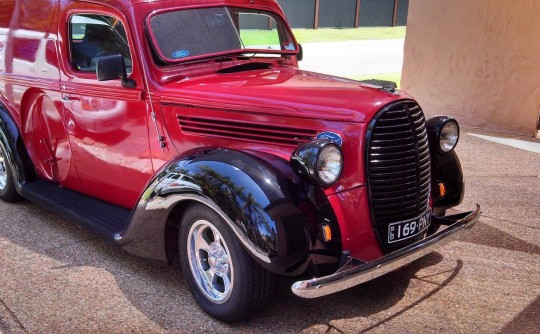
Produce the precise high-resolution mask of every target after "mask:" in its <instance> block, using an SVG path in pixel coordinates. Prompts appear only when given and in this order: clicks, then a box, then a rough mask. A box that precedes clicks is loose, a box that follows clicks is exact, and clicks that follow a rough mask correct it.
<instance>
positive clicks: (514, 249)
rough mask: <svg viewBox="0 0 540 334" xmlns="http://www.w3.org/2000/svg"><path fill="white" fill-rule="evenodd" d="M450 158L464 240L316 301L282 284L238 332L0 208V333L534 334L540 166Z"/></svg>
mask: <svg viewBox="0 0 540 334" xmlns="http://www.w3.org/2000/svg"><path fill="white" fill-rule="evenodd" d="M467 131H468V132H471V131H473V132H475V133H478V134H484V135H490V136H499V137H500V136H502V135H501V134H497V133H488V132H485V131H478V130H475V129H465V132H467ZM531 141H534V140H531ZM536 142H538V141H536ZM457 151H458V153H459V155H460V157H461V162H462V165H463V169H464V172H465V178H466V182H467V193H466V197H465V200H464V202H463V204H462V205H461V206H460V207H458V208H457V209H458V210H459V211H465V210H469V209H472V208H473V207H474V205H475V203H480V204H481V205H482V207H483V210H484V214H483V217H482V218H481V220H480V222H479V223H478V224H477V226H476V227H475V228H474V229H473V230H471V232H470V233H469V234H468V235H466V236H463V237H462V238H461V239H460V240H459V241H453V242H451V243H449V244H447V245H446V246H444V247H442V248H441V249H440V250H438V251H437V252H435V253H432V254H430V255H428V256H426V257H424V258H422V259H419V260H417V261H415V262H414V263H412V264H410V265H409V266H407V267H405V268H402V269H400V270H398V271H395V272H392V273H390V274H388V275H386V276H383V277H380V278H378V279H376V280H374V281H371V282H369V283H366V284H363V285H361V286H357V287H354V288H352V289H350V290H347V291H344V292H341V293H338V294H335V295H331V296H327V297H323V298H320V299H315V300H303V299H300V298H298V297H296V296H294V295H293V294H292V293H291V292H290V290H289V287H290V284H291V283H292V282H293V280H292V279H280V280H278V282H277V283H276V287H275V293H274V297H273V298H272V301H271V303H270V304H269V305H268V307H267V308H266V309H265V310H264V311H263V312H262V313H261V314H260V315H259V316H257V317H255V318H254V319H252V320H251V321H249V322H246V323H242V324H236V325H227V324H222V323H220V322H218V321H216V320H213V319H212V318H210V317H209V316H207V315H206V314H205V313H203V312H202V311H201V310H200V309H199V308H198V306H197V305H196V304H195V302H194V301H193V299H192V298H191V295H190V293H189V291H188V289H187V286H186V283H185V281H184V280H183V278H182V276H181V271H180V269H179V268H178V266H173V267H162V266H160V265H157V264H154V263H150V262H147V261H145V260H142V259H139V258H136V257H134V256H132V255H129V254H127V253H125V252H123V251H122V250H120V249H118V248H115V247H114V246H109V245H108V244H106V243H105V242H103V241H101V240H100V239H97V238H96V237H95V236H93V235H92V234H90V233H89V232H87V231H85V230H84V229H82V228H79V227H78V226H76V225H74V224H72V223H70V222H68V221H66V220H64V219H62V218H60V217H58V216H56V215H55V214H52V213H50V212H47V211H46V210H44V209H42V208H40V207H38V206H37V205H34V204H32V203H30V202H21V203H17V204H7V203H3V202H0V332H1V333H97V332H100V333H129V332H135V333H166V332H170V333H188V332H190V333H208V332H216V333H297V332H302V333H358V332H368V333H398V332H400V333H401V332H422V333H442V332H444V333H471V332H476V333H534V332H540V233H539V230H540V178H539V175H540V154H538V153H533V152H528V151H525V150H521V149H518V148H513V147H509V146H505V145H501V144H498V143H494V142H490V141H486V140H484V139H482V138H478V137H473V136H471V135H468V134H463V136H462V139H461V141H460V143H459V145H458V149H457Z"/></svg>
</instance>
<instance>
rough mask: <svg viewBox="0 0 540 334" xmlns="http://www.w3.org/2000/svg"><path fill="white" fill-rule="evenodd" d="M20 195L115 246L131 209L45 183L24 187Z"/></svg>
mask: <svg viewBox="0 0 540 334" xmlns="http://www.w3.org/2000/svg"><path fill="white" fill-rule="evenodd" d="M21 194H22V196H23V197H25V198H26V199H28V200H30V201H32V202H34V203H36V204H39V205H41V206H42V207H44V208H45V209H47V210H50V211H52V212H54V213H56V214H58V215H60V216H62V217H63V218H65V219H67V220H69V221H71V222H74V223H76V224H78V225H80V226H82V227H84V228H86V229H88V230H90V232H92V233H94V234H96V235H98V236H99V237H101V238H103V239H105V240H106V241H108V242H111V243H114V235H115V234H116V233H121V232H123V231H124V229H125V228H126V227H127V225H128V223H129V219H130V217H131V210H128V209H124V208H121V207H118V206H115V205H111V204H108V203H105V202H102V201H99V200H96V199H94V198H91V197H88V196H86V195H83V194H81V193H78V192H75V191H72V190H69V189H66V188H62V187H59V186H58V185H57V184H55V183H50V182H47V181H44V180H36V181H33V182H30V183H26V184H24V185H23V186H22V188H21Z"/></svg>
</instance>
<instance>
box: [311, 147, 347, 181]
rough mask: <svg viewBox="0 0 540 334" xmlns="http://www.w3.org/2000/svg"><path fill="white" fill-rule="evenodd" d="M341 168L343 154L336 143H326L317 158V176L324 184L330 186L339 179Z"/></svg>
mask: <svg viewBox="0 0 540 334" xmlns="http://www.w3.org/2000/svg"><path fill="white" fill-rule="evenodd" d="M342 169H343V154H342V153H341V150H340V149H339V147H337V146H336V145H327V146H325V147H324V148H323V149H322V150H321V152H320V153H319V158H318V159H317V176H318V177H319V179H320V180H321V182H322V183H324V185H325V186H330V185H332V184H334V183H336V181H337V180H338V179H339V177H340V175H341V171H342Z"/></svg>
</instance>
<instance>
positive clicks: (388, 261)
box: [291, 204, 482, 298]
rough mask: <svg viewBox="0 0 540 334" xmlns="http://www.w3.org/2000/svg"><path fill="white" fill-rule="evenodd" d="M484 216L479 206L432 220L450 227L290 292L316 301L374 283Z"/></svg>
mask: <svg viewBox="0 0 540 334" xmlns="http://www.w3.org/2000/svg"><path fill="white" fill-rule="evenodd" d="M481 212H482V211H481V209H480V206H479V205H478V204H477V205H476V210H474V211H471V212H467V213H462V214H458V215H453V216H445V217H440V218H439V217H437V218H435V217H433V218H434V220H435V219H436V220H437V221H438V222H440V223H441V224H443V225H448V227H447V228H446V229H444V230H442V231H439V232H438V233H436V234H433V235H431V236H429V237H427V238H426V239H423V240H420V241H418V242H416V243H414V244H412V245H409V246H407V247H404V248H402V249H400V250H398V251H395V252H392V253H390V254H387V255H385V256H383V257H381V258H379V259H377V260H374V261H371V262H368V263H361V264H358V265H353V264H352V263H353V262H354V261H355V259H353V258H350V259H349V261H348V262H347V263H346V264H345V265H344V266H343V267H341V268H340V269H338V271H337V272H336V273H334V274H332V275H329V276H324V277H319V278H313V279H310V280H306V281H298V282H296V283H294V284H293V285H292V287H291V289H292V291H293V292H294V294H296V295H297V296H300V297H302V298H317V297H321V296H325V295H329V294H332V293H335V292H338V291H341V290H345V289H348V288H351V287H353V286H355V285H358V284H362V283H365V282H367V281H370V280H372V279H375V278H377V277H379V276H382V275H384V274H386V273H389V272H391V271H394V270H396V269H398V268H400V267H403V266H404V265H406V264H408V263H410V262H412V261H414V260H416V259H419V258H421V257H422V256H424V255H427V254H429V253H431V252H432V251H434V249H435V248H438V247H440V246H442V245H444V244H445V243H447V242H449V241H451V240H452V239H454V237H456V236H457V235H458V234H460V233H461V232H463V231H464V230H465V229H470V228H471V227H473V226H474V225H475V224H476V222H477V221H478V219H479V218H480V215H481ZM356 261H358V260H356Z"/></svg>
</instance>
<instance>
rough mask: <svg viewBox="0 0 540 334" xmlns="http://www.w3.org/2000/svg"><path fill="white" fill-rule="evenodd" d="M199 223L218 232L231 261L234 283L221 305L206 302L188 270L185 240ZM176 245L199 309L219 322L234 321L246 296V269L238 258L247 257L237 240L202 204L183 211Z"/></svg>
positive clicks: (206, 298)
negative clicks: (205, 223)
mask: <svg viewBox="0 0 540 334" xmlns="http://www.w3.org/2000/svg"><path fill="white" fill-rule="evenodd" d="M199 220H206V221H207V222H209V223H211V224H212V225H214V226H215V228H216V229H217V230H218V231H219V233H221V236H222V237H223V239H224V241H225V243H226V244H227V248H228V250H229V256H230V258H231V263H232V266H233V270H234V273H233V274H234V284H233V287H232V289H233V290H232V291H231V295H230V296H229V299H228V300H227V301H226V302H224V303H222V304H217V303H214V302H212V301H211V300H210V299H208V297H207V296H206V295H205V293H204V292H203V291H201V289H200V288H199V285H198V284H197V282H196V281H195V278H194V277H193V273H192V271H191V266H190V263H189V256H188V250H187V247H188V245H187V240H188V234H189V231H190V229H191V226H192V225H193V224H194V223H195V222H197V221H199ZM178 244H179V248H180V249H179V254H180V263H181V266H182V272H183V274H184V277H185V279H186V281H187V282H188V285H189V287H190V290H191V293H192V294H193V296H194V298H195V300H196V301H197V303H198V304H199V306H201V308H202V309H203V310H204V311H205V312H207V313H208V314H210V315H212V316H214V317H216V318H218V319H220V320H222V321H230V320H231V318H233V317H234V315H235V314H236V313H237V311H238V309H239V308H240V307H241V301H242V300H243V294H245V291H244V290H245V284H244V282H243V276H244V273H243V271H244V270H245V269H246V268H243V266H242V264H241V261H240V258H241V257H243V256H246V254H243V253H242V252H245V251H244V250H243V249H242V246H241V245H239V243H238V241H237V240H235V239H234V237H233V236H232V234H231V232H230V231H229V228H228V227H227V226H226V225H225V223H224V222H223V220H222V219H221V218H220V217H219V216H218V215H217V214H216V213H215V212H214V211H213V210H211V209H210V208H208V207H205V206H203V205H194V206H192V207H191V208H190V209H189V210H188V211H187V212H186V215H185V216H184V217H183V219H182V223H181V226H180V231H179V243H178ZM248 256H249V255H248Z"/></svg>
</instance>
